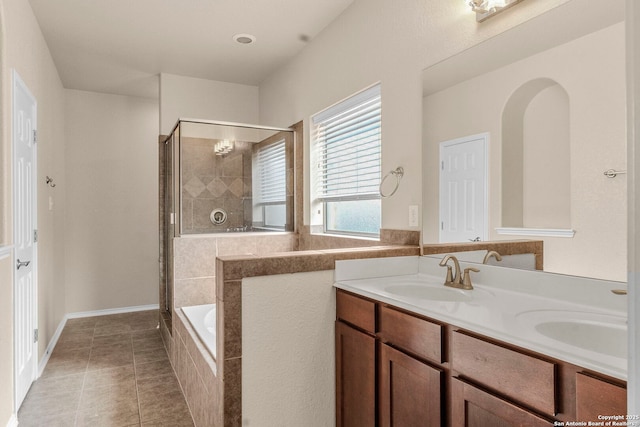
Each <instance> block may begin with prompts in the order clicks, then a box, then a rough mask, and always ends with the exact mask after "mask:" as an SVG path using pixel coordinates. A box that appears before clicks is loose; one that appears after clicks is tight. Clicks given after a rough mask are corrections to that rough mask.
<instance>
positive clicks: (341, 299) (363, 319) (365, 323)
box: [336, 290, 376, 334]
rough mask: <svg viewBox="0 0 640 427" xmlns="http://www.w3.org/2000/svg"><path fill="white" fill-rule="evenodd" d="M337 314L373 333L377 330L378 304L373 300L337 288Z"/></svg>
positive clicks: (339, 317)
mask: <svg viewBox="0 0 640 427" xmlns="http://www.w3.org/2000/svg"><path fill="white" fill-rule="evenodd" d="M336 316H337V318H338V319H340V320H344V321H345V322H348V323H351V324H352V325H354V326H357V327H358V328H361V329H363V330H365V331H367V332H370V333H372V334H373V333H375V331H376V304H375V303H374V302H373V301H369V300H366V299H364V298H360V297H357V296H355V295H352V294H349V293H347V292H344V291H341V290H337V291H336Z"/></svg>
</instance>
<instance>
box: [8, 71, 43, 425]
mask: <svg viewBox="0 0 640 427" xmlns="http://www.w3.org/2000/svg"><path fill="white" fill-rule="evenodd" d="M18 86H20V87H21V90H24V91H25V92H26V93H27V94H28V95H29V97H30V98H31V99H33V103H34V105H35V112H34V127H33V129H34V131H35V130H37V128H38V101H37V99H36V97H35V96H33V93H32V92H31V91H30V90H29V87H28V86H27V85H26V84H25V82H24V81H23V80H22V78H21V77H20V75H19V74H18V73H17V71H16V70H15V69H12V70H11V119H10V126H11V153H12V154H11V167H12V169H13V171H12V178H13V179H12V187H11V194H12V203H13V215H14V218H16V217H17V215H18V203H16V198H17V180H16V175H15V174H16V170H15V164H16V144H17V142H16V134H15V132H16V129H15V126H14V118H15V105H16V90H15V89H16V87H18ZM32 174H33V176H32V180H31V185H32V189H31V190H32V194H33V200H32V201H31V203H32V206H33V224H32V225H33V229H34V232H35V230H37V229H38V144H37V143H35V144H34V145H33V172H32ZM13 224H14V225H13V226H12V234H13V235H12V239H13V241H14V243H15V241H16V235H15V233H16V231H17V230H16V227H15V220H14V221H13ZM16 262H17V255H16V248H15V247H14V250H13V265H14V266H15V265H16ZM31 263H32V264H31V265H32V268H33V273H32V274H33V283H34V285H33V288H34V290H33V292H34V298H33V306H32V307H31V309H32V312H33V324H34V325H35V327H36V328H37V327H38V242H37V240H35V241H34V244H33V258H32V259H31ZM14 271H15V270H14ZM17 285H18V275H17V274H14V275H13V283H12V287H13V289H12V292H13V404H14V410H15V413H18V410H19V409H20V405H21V404H22V402H18V381H17V377H18V358H17V357H16V356H17V355H16V352H17V349H18V346H17V345H16V337H17V333H18V329H19V328H18V325H19V321H18V320H19V319H18V318H17V310H16V305H17V303H18V302H17V300H16V289H17ZM33 352H34V353H33V354H34V357H33V372H34V378H33V380H34V381H35V380H36V379H37V378H38V341H36V340H34V343H33Z"/></svg>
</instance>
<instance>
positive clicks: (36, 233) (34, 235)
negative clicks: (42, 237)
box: [33, 230, 38, 243]
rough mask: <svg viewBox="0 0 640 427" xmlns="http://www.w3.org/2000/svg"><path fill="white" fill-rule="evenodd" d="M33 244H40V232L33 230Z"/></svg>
mask: <svg viewBox="0 0 640 427" xmlns="http://www.w3.org/2000/svg"><path fill="white" fill-rule="evenodd" d="M33 243H38V230H33Z"/></svg>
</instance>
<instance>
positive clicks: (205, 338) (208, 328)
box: [182, 304, 216, 360]
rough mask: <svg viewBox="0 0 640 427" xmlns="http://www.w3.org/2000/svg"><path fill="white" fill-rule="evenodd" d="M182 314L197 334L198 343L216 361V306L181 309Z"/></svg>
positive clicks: (205, 305)
mask: <svg viewBox="0 0 640 427" xmlns="http://www.w3.org/2000/svg"><path fill="white" fill-rule="evenodd" d="M182 312H183V313H184V315H185V316H187V319H188V320H189V323H191V326H192V327H193V329H194V330H195V331H196V334H198V337H199V338H200V341H202V343H203V344H204V346H205V347H206V348H207V350H209V353H211V356H212V357H213V360H216V305H215V304H204V305H193V306H191V307H182Z"/></svg>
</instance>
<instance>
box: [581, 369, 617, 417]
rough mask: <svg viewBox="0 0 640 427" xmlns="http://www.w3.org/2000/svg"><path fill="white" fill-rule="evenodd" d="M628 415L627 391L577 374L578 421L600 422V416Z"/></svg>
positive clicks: (597, 379)
mask: <svg viewBox="0 0 640 427" xmlns="http://www.w3.org/2000/svg"><path fill="white" fill-rule="evenodd" d="M626 413H627V390H626V389H625V388H624V387H620V386H617V385H615V384H611V383H609V382H607V381H603V380H601V379H599V378H594V377H592V376H590V375H586V374H583V373H578V374H576V419H578V420H584V421H600V420H599V419H598V415H624V414H626Z"/></svg>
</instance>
